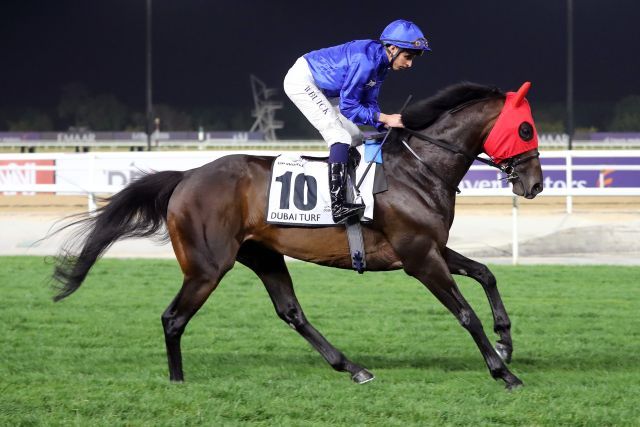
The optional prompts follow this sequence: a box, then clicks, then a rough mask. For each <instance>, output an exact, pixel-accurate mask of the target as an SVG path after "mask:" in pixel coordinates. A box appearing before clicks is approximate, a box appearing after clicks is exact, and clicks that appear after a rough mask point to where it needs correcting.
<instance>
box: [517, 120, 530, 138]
mask: <svg viewBox="0 0 640 427" xmlns="http://www.w3.org/2000/svg"><path fill="white" fill-rule="evenodd" d="M518 135H520V138H522V140H523V141H527V142H529V141H531V139H532V138H533V126H531V123H528V122H522V123H521V124H520V126H519V127H518Z"/></svg>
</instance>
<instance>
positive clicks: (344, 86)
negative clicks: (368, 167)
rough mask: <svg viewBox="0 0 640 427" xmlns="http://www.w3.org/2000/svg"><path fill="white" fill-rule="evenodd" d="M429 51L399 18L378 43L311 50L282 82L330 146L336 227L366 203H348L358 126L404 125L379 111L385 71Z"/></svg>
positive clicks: (424, 41) (421, 37)
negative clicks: (350, 156)
mask: <svg viewBox="0 0 640 427" xmlns="http://www.w3.org/2000/svg"><path fill="white" fill-rule="evenodd" d="M429 50H431V49H430V48H429V44H428V42H427V39H425V37H424V34H422V31H420V29H419V28H418V26H417V25H416V24H414V23H413V22H410V21H405V20H403V19H399V20H397V21H393V22H392V23H390V24H389V25H387V27H386V28H385V29H384V31H382V34H381V35H380V39H379V40H354V41H351V42H348V43H345V44H341V45H338V46H333V47H328V48H325V49H319V50H314V51H312V52H309V53H307V54H306V55H303V56H301V57H300V58H298V60H297V61H296V63H295V64H294V65H293V67H291V69H289V71H288V72H287V75H286V76H285V78H284V91H285V93H286V94H287V96H288V97H289V98H290V99H291V101H293V103H294V104H295V105H296V107H298V109H299V110H300V111H301V112H302V114H304V116H305V117H306V118H307V120H309V122H311V124H312V125H313V126H314V127H315V128H316V129H317V130H318V131H319V132H320V134H321V135H322V138H323V139H324V140H325V141H326V143H327V144H328V145H329V147H330V148H329V190H330V193H331V212H332V216H333V220H334V221H335V222H336V223H337V224H339V223H344V222H346V220H347V218H348V217H350V216H352V215H355V214H358V213H359V212H360V211H361V210H362V209H364V205H361V204H352V203H346V183H347V160H348V150H349V146H350V145H357V144H360V143H361V142H362V139H363V136H362V133H361V132H360V129H358V126H357V125H369V126H373V127H375V128H376V129H378V130H379V131H382V130H384V129H385V128H390V127H403V125H402V119H401V116H400V114H384V113H382V112H381V111H380V107H378V94H379V93H380V86H381V85H382V82H383V80H384V79H385V77H386V76H387V73H388V71H389V69H392V70H396V71H397V70H404V69H408V68H410V67H411V65H412V63H413V58H415V57H416V56H420V55H422V53H423V52H424V51H429Z"/></svg>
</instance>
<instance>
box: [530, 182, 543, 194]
mask: <svg viewBox="0 0 640 427" xmlns="http://www.w3.org/2000/svg"><path fill="white" fill-rule="evenodd" d="M541 191H542V184H540V183H537V184H535V185H534V186H533V187H532V188H531V192H532V193H533V194H538V193H540V192H541Z"/></svg>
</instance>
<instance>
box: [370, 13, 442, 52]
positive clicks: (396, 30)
mask: <svg viewBox="0 0 640 427" xmlns="http://www.w3.org/2000/svg"><path fill="white" fill-rule="evenodd" d="M380 41H381V42H382V43H384V44H392V45H394V46H398V47H399V48H402V49H412V50H420V51H431V48H430V47H429V42H428V41H427V39H426V38H425V36H424V34H422V31H420V28H418V26H417V25H416V24H414V23H413V22H411V21H405V20H404V19H398V20H396V21H393V22H392V23H391V24H389V25H387V26H386V28H385V29H384V30H383V31H382V34H380Z"/></svg>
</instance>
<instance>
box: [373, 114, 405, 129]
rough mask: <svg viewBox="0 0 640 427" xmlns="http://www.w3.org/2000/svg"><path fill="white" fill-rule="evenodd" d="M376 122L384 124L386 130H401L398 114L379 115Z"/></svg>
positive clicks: (400, 119)
mask: <svg viewBox="0 0 640 427" xmlns="http://www.w3.org/2000/svg"><path fill="white" fill-rule="evenodd" d="M378 121H379V122H380V123H384V125H385V126H386V127H388V128H403V127H404V125H403V124H402V116H401V115H400V114H384V113H380V116H379V117H378Z"/></svg>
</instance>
